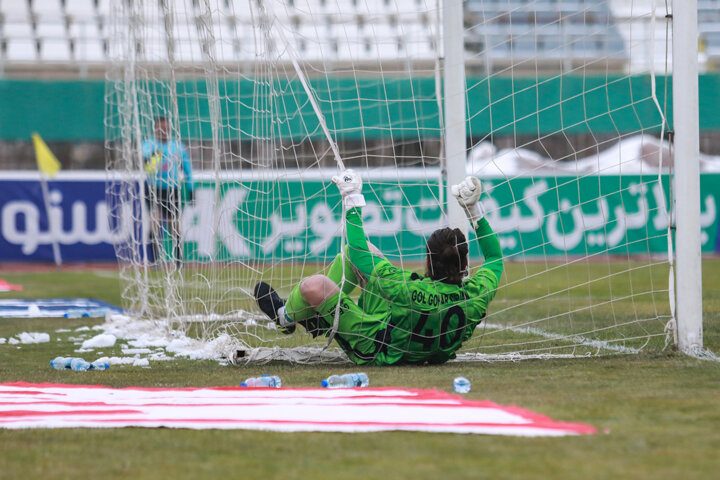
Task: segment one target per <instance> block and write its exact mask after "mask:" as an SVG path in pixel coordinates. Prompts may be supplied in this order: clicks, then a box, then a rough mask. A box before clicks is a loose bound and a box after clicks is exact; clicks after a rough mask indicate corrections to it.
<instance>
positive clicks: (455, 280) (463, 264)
mask: <svg viewBox="0 0 720 480" xmlns="http://www.w3.org/2000/svg"><path fill="white" fill-rule="evenodd" d="M426 249H427V255H428V262H427V272H426V275H427V276H428V277H430V278H432V279H433V280H436V281H440V282H444V283H451V284H454V285H460V284H461V283H462V279H463V277H464V276H465V271H466V270H467V265H468V244H467V239H466V238H465V234H464V233H463V232H462V230H460V229H459V228H447V227H446V228H440V229H438V230H435V231H434V232H433V234H432V235H430V238H429V239H428V241H427V247H426Z"/></svg>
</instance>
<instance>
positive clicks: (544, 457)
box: [0, 259, 720, 479]
mask: <svg viewBox="0 0 720 480" xmlns="http://www.w3.org/2000/svg"><path fill="white" fill-rule="evenodd" d="M606 268H607V267H606ZM718 272H720V260H718V259H708V260H705V261H704V262H703V277H704V284H703V287H704V300H703V301H704V303H703V309H704V325H705V345H706V347H708V348H710V349H711V350H713V351H714V352H715V353H720V293H719V292H720V275H719V274H718ZM562 275H563V276H564V275H566V272H563V273H562ZM2 277H3V278H5V279H6V280H8V281H10V282H11V283H20V284H22V285H23V286H24V287H25V291H24V292H20V294H18V292H10V293H3V294H0V295H2V297H0V298H17V297H19V296H23V297H35V298H37V297H79V296H82V297H95V298H99V299H102V300H106V301H108V302H112V303H119V296H120V286H119V283H118V281H117V278H116V277H115V276H114V275H113V273H112V272H109V271H101V272H94V271H85V272H79V271H68V272H43V273H40V272H35V273H3V274H2ZM562 280H563V279H560V281H562ZM633 288H636V289H637V290H638V291H642V290H641V289H642V288H643V284H642V279H639V280H635V283H634V286H633ZM525 295H527V292H525ZM496 300H501V299H496ZM498 307H499V308H502V301H501V302H499V303H498ZM95 323H98V322H93V321H89V320H88V319H63V320H58V319H30V320H28V319H24V320H11V319H4V320H0V337H5V338H8V337H10V336H13V335H16V334H18V333H20V332H23V331H40V332H49V333H50V334H51V342H50V343H44V344H25V345H9V344H4V345H0V379H1V380H2V381H3V382H12V381H27V382H56V383H90V384H103V385H108V386H116V387H122V386H129V385H138V386H157V387H162V386H218V385H238V384H239V383H240V382H241V381H242V380H244V379H245V378H246V377H248V376H251V375H255V374H258V373H272V374H278V375H280V376H281V377H282V378H283V384H284V385H287V386H290V387H295V386H315V385H317V384H318V383H319V380H320V379H321V378H324V377H325V376H327V375H328V374H330V373H335V372H348V371H352V370H355V369H354V368H352V367H350V366H342V367H340V368H338V367H332V366H297V365H288V364H271V365H268V366H264V367H223V366H220V365H218V363H217V362H210V361H204V362H192V361H186V360H175V361H172V362H155V363H152V364H151V368H150V369H144V368H139V367H130V366H126V367H116V368H112V369H110V370H109V371H106V372H85V373H78V372H64V371H60V372H58V371H55V370H53V369H51V368H50V367H49V366H48V361H49V360H50V359H51V358H53V357H55V356H57V355H58V354H60V353H66V352H69V351H72V350H73V349H74V348H75V347H74V345H73V344H72V343H71V342H70V341H69V340H67V338H66V337H60V336H58V335H57V334H55V333H54V332H55V330H56V329H58V328H76V327H80V326H84V325H91V326H92V325H93V324H95ZM58 338H60V341H57V339H58ZM17 347H20V348H17ZM104 353H105V354H112V352H111V351H106V352H104ZM363 370H365V371H367V372H368V374H369V375H370V379H371V384H372V385H373V386H390V385H392V386H398V387H410V388H437V389H441V390H447V391H449V390H451V382H452V379H453V378H454V377H455V376H457V375H463V376H466V377H468V378H469V379H470V380H471V381H472V392H471V393H469V394H468V397H469V398H474V399H490V400H493V401H495V402H498V403H501V404H514V405H518V406H521V407H523V408H528V409H531V410H534V411H536V412H538V413H542V414H545V415H549V416H551V417H552V418H554V419H557V420H565V421H572V422H582V423H589V424H592V425H594V426H596V427H597V428H598V430H599V431H601V432H603V433H600V434H598V435H594V436H586V437H565V438H535V439H524V438H512V437H496V436H480V435H452V434H426V433H407V432H392V433H372V434H324V433H297V434H281V433H270V432H252V431H215V430H207V431H191V430H171V429H140V428H124V429H108V430H99V429H95V430H93V429H67V430H65V429H62V430H21V431H12V430H2V429H0V478H44V479H53V478H83V479H84V478H103V479H113V478H129V477H133V478H138V479H146V478H147V479H151V478H158V479H166V478H234V477H243V478H262V479H265V478H268V479H271V478H290V479H292V478H298V479H300V478H302V479H308V478H319V479H325V478H327V479H330V478H332V479H344V478H378V477H379V478H401V479H402V478H417V479H425V478H447V479H450V478H452V479H454V478H613V477H615V478H648V479H650V478H652V479H659V478H712V477H714V476H716V475H717V472H718V471H720V456H718V452H719V451H720V408H719V407H720V363H716V362H711V361H703V360H696V359H693V358H689V357H686V356H684V355H681V354H677V353H672V352H665V353H643V354H640V355H632V356H624V355H623V356H608V357H600V358H587V359H573V360H558V359H555V360H528V361H523V362H517V363H493V364H485V363H449V364H445V365H440V366H432V367H389V368H388V367H385V368H372V367H371V368H363Z"/></svg>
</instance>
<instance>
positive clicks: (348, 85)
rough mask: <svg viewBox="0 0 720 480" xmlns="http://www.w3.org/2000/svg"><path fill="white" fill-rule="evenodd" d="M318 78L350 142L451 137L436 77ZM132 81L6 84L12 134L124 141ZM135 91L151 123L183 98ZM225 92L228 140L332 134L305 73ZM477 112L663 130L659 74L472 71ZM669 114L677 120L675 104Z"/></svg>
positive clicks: (707, 112) (569, 127) (181, 90)
mask: <svg viewBox="0 0 720 480" xmlns="http://www.w3.org/2000/svg"><path fill="white" fill-rule="evenodd" d="M656 80H657V88H656V91H657V97H658V101H659V102H660V105H665V104H667V105H672V88H671V81H672V79H671V78H666V77H663V76H659V77H657V78H656ZM310 83H311V85H312V88H313V90H314V91H315V94H316V95H317V101H318V105H319V107H320V109H321V111H322V112H323V115H324V116H325V119H326V121H327V124H328V126H329V128H330V130H331V131H332V132H333V133H334V134H335V135H336V137H337V138H338V139H348V140H352V139H355V140H359V139H368V138H394V139H398V138H438V137H441V136H442V129H441V128H440V123H439V112H438V101H437V98H436V91H437V89H436V85H435V78H434V77H433V76H415V77H409V76H408V77H396V76H385V77H381V76H376V77H358V78H348V77H340V76H338V77H332V76H331V77H324V76H323V77H322V78H320V79H310ZM125 87H126V85H125V84H124V83H123V82H119V83H117V84H115V83H111V82H104V81H98V80H87V81H64V80H35V79H33V80H30V79H26V80H17V79H5V80H0V139H2V140H29V139H30V136H31V134H32V133H33V132H38V133H39V134H40V135H41V136H42V137H43V138H44V139H45V140H46V141H103V140H105V139H115V138H118V137H120V136H121V132H120V131H118V130H117V129H118V128H119V127H120V124H121V119H120V118H119V116H118V115H119V105H126V104H127V98H126V97H125V96H124V95H125V94H127V92H124V91H123V88H125ZM135 87H136V88H137V89H139V91H140V92H141V93H142V94H141V95H140V98H139V102H140V109H141V112H142V116H143V118H145V119H146V121H147V122H149V121H150V119H151V118H152V117H153V116H154V115H162V114H165V115H167V114H168V111H169V109H170V107H169V105H171V103H172V102H171V98H172V96H173V95H174V93H173V94H172V95H171V92H173V90H172V89H171V88H170V85H169V83H168V82H163V81H161V80H157V81H153V82H144V81H140V82H139V83H138V84H137V85H136V86H135ZM175 88H176V90H177V96H178V102H177V109H178V111H179V116H180V121H179V122H178V125H177V126H178V127H179V128H180V136H181V138H182V139H183V140H184V141H196V140H209V139H212V138H213V133H212V119H211V115H210V111H211V108H210V102H209V100H208V99H209V96H208V86H207V84H206V83H205V81H204V80H203V79H185V80H181V81H178V83H177V85H176V86H175ZM218 89H219V93H220V104H219V109H220V113H219V115H220V116H221V117H222V118H221V119H220V120H219V121H218V122H217V123H218V124H219V126H220V128H221V132H220V133H221V135H222V138H224V139H226V140H236V139H239V140H242V139H249V138H253V137H255V136H261V137H265V136H267V135H268V134H269V133H270V130H267V129H272V132H273V133H274V134H275V136H276V137H278V138H286V139H290V138H295V139H297V138H304V137H305V136H309V137H311V138H324V137H323V133H322V130H321V128H320V126H319V124H318V119H317V115H315V112H314V110H313V108H312V105H311V104H310V103H309V102H308V101H307V94H306V93H305V91H304V89H303V87H302V85H301V84H300V82H298V81H296V80H293V81H287V80H285V81H280V80H278V81H277V82H275V83H273V84H270V83H268V82H267V81H264V80H263V79H248V78H236V77H223V78H221V79H220V80H219V84H218ZM698 89H699V90H698V91H699V95H700V105H699V115H700V129H701V130H703V131H716V130H720V115H717V111H718V109H719V108H720V94H719V93H718V92H720V75H719V74H717V73H708V74H703V75H700V76H699V78H698ZM666 94H667V97H666ZM210 97H212V96H210ZM670 110H672V109H670ZM466 115H467V118H468V126H467V134H468V135H469V136H473V137H484V136H485V135H487V134H489V133H491V132H492V133H493V134H494V135H539V136H543V135H546V134H550V133H556V132H560V131H562V132H564V133H566V134H585V133H589V132H592V133H593V134H595V135H597V134H610V135H617V134H618V133H627V132H637V131H639V130H641V129H645V130H648V129H650V130H652V131H655V132H659V131H660V126H661V124H662V119H661V118H660V115H659V114H658V111H657V107H656V106H655V102H654V100H653V98H652V78H651V77H650V76H649V75H632V76H625V75H613V76H606V75H585V74H583V75H578V74H573V73H568V74H564V75H559V76H548V77H535V76H532V77H518V76H514V75H513V76H507V77H504V76H494V75H493V76H490V77H468V79H467V112H466ZM68 119H72V121H68ZM668 121H669V123H670V125H672V111H669V112H668ZM146 127H148V128H150V125H149V124H148V125H146Z"/></svg>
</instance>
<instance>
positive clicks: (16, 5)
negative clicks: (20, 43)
mask: <svg viewBox="0 0 720 480" xmlns="http://www.w3.org/2000/svg"><path fill="white" fill-rule="evenodd" d="M0 13H1V14H2V16H3V18H4V19H5V21H6V22H12V23H14V22H19V21H25V22H26V21H28V20H29V18H30V8H29V6H28V2H26V1H25V0H13V1H3V2H0Z"/></svg>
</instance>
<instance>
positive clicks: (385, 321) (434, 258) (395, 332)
mask: <svg viewBox="0 0 720 480" xmlns="http://www.w3.org/2000/svg"><path fill="white" fill-rule="evenodd" d="M333 182H334V183H335V184H337V186H338V188H339V189H340V193H341V194H342V197H343V205H344V207H345V215H346V219H347V236H348V248H347V255H346V256H345V265H344V266H343V259H342V258H343V257H342V256H341V255H338V256H337V257H336V259H335V260H334V261H333V263H332V265H331V266H330V269H329V271H328V273H327V275H312V276H310V277H308V278H306V279H305V280H303V281H302V282H301V283H300V284H299V285H297V286H296V287H295V288H294V289H293V291H292V293H291V294H290V297H289V299H288V301H287V303H285V301H283V300H282V299H281V298H280V297H279V295H278V294H277V293H276V292H275V290H274V289H273V288H272V287H271V286H270V285H268V284H267V283H265V282H260V283H258V284H257V285H255V288H254V296H255V298H256V301H257V303H258V307H259V308H260V310H262V311H263V312H264V313H265V314H266V315H267V316H268V317H270V318H271V319H273V320H274V321H275V323H276V324H277V325H278V327H279V328H280V330H281V331H283V332H284V333H292V332H294V331H295V327H296V325H297V324H300V325H302V326H304V327H305V328H306V330H307V331H308V332H309V333H311V334H312V335H313V336H318V335H327V334H329V333H330V331H331V330H332V328H333V323H334V320H335V309H336V307H337V305H338V304H339V305H340V314H339V322H338V327H337V331H336V333H335V336H334V338H335V340H336V341H337V343H338V344H339V345H340V347H341V348H342V349H343V350H344V351H345V353H346V354H347V355H348V357H349V358H350V360H352V361H353V362H354V363H356V364H371V365H391V364H397V363H408V364H422V363H432V364H436V363H443V362H446V361H447V360H450V359H452V358H455V352H456V351H457V350H458V349H459V348H460V347H461V346H462V343H463V342H464V341H466V340H467V339H469V338H470V337H471V336H472V334H473V332H474V330H475V327H476V326H477V325H478V324H479V323H480V322H481V321H482V319H483V318H484V317H485V312H486V311H487V308H488V304H489V303H490V301H491V300H492V299H493V297H494V296H495V292H496V290H497V287H498V284H499V281H500V277H501V275H502V271H503V258H502V251H501V249H500V242H499V241H498V238H497V236H496V235H495V233H494V232H493V230H492V228H491V227H490V225H489V223H488V222H487V220H486V219H485V218H484V217H483V214H482V212H481V209H480V206H479V205H478V203H477V202H478V199H479V198H480V194H481V191H482V189H481V184H480V181H479V180H478V179H477V178H475V177H467V178H466V179H465V180H464V181H463V182H461V183H459V184H457V185H454V186H453V187H452V188H451V191H452V193H453V195H454V196H455V198H456V199H457V201H458V202H459V203H460V205H462V206H463V207H464V210H465V212H466V214H467V217H468V219H469V220H470V223H471V224H472V226H473V228H474V229H475V233H476V235H477V238H478V242H479V244H480V249H481V250H482V253H483V255H484V256H485V263H484V264H483V266H482V267H481V268H480V269H479V270H478V272H477V273H475V275H473V276H472V277H470V278H467V273H468V244H467V240H466V238H465V235H464V234H463V232H462V231H461V230H460V229H457V228H455V229H451V228H441V229H439V230H436V231H435V232H434V233H433V234H432V235H431V236H430V238H429V239H428V242H427V247H426V250H427V258H426V274H425V276H424V277H423V276H420V275H418V274H417V273H415V272H411V271H406V270H401V269H400V268H398V267H396V266H394V265H393V264H391V263H390V262H389V261H387V260H386V259H385V258H384V257H383V256H382V254H381V253H380V252H379V251H378V250H377V249H375V248H374V247H373V246H372V245H370V244H368V241H367V239H366V237H365V232H364V231H363V226H362V213H361V208H362V207H363V206H364V205H365V198H364V196H363V195H362V180H361V179H360V177H359V175H357V174H356V173H355V172H353V171H352V170H345V171H343V172H342V173H341V175H340V176H339V177H334V178H333ZM343 275H344V277H345V282H344V283H343V282H342V278H343ZM357 285H363V288H362V293H361V294H360V298H359V301H358V302H357V303H355V302H354V301H353V300H352V299H351V298H350V296H349V294H350V292H351V291H352V290H353V289H354V288H355V287H356V286H357ZM341 288H342V291H341V290H340V289H341Z"/></svg>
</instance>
